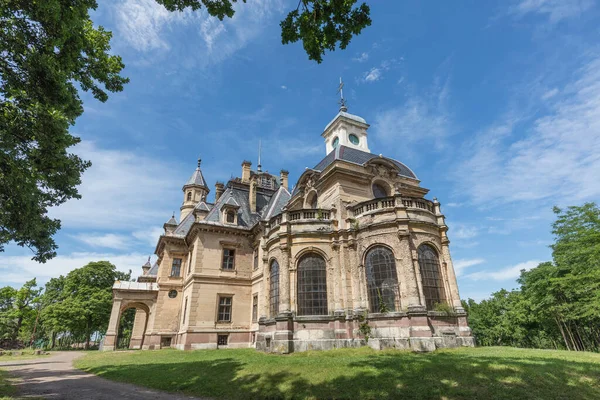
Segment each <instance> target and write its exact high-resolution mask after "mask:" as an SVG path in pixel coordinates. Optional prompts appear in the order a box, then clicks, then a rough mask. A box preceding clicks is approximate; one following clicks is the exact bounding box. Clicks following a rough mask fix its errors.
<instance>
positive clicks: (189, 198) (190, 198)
mask: <svg viewBox="0 0 600 400" xmlns="http://www.w3.org/2000/svg"><path fill="white" fill-rule="evenodd" d="M187 201H192V192H188V194H187Z"/></svg>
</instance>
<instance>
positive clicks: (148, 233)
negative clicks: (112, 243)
mask: <svg viewBox="0 0 600 400" xmlns="http://www.w3.org/2000/svg"><path fill="white" fill-rule="evenodd" d="M164 233H165V230H164V229H163V228H159V227H154V228H149V229H144V230H139V231H135V232H133V233H132V235H133V237H135V238H136V239H138V240H139V241H141V242H143V243H144V244H147V245H148V246H152V247H154V246H156V243H157V242H158V238H159V237H160V235H162V234H164Z"/></svg>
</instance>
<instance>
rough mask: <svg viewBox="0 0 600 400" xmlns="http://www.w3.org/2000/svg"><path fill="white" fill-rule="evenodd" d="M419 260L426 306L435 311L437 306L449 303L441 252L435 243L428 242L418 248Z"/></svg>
mask: <svg viewBox="0 0 600 400" xmlns="http://www.w3.org/2000/svg"><path fill="white" fill-rule="evenodd" d="M417 258H418V263H419V272H420V274H421V287H422V288H423V296H424V301H425V306H426V307H427V309H428V310H433V309H434V307H435V305H436V304H446V303H447V294H446V286H445V284H444V275H443V271H442V264H441V261H440V251H439V249H438V247H437V246H436V245H435V243H432V242H429V241H426V242H423V243H421V244H420V245H419V247H417Z"/></svg>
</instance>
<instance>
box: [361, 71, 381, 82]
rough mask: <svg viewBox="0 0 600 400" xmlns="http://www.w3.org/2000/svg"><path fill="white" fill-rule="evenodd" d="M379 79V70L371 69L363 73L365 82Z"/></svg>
mask: <svg viewBox="0 0 600 400" xmlns="http://www.w3.org/2000/svg"><path fill="white" fill-rule="evenodd" d="M379 79H381V70H380V69H379V68H371V69H370V70H369V71H367V72H365V78H364V81H365V82H375V81H378V80H379Z"/></svg>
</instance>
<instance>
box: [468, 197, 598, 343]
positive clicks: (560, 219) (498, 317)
mask: <svg viewBox="0 0 600 400" xmlns="http://www.w3.org/2000/svg"><path fill="white" fill-rule="evenodd" d="M554 213H555V214H556V221H555V222H554V223H553V224H552V233H553V234H554V235H555V237H556V241H555V243H554V244H553V245H552V246H551V247H552V258H553V261H552V262H544V263H541V264H540V265H538V266H537V267H536V268H533V269H531V270H529V271H521V276H520V278H519V280H518V281H519V283H520V284H521V288H520V290H515V291H512V292H508V291H506V290H504V289H503V290H501V291H499V292H497V293H494V294H493V295H492V298H490V299H488V300H483V301H481V302H480V303H476V302H475V301H473V300H471V299H469V301H468V313H469V325H470V327H471V329H472V330H473V332H474V334H475V336H476V338H477V342H478V343H479V344H482V345H508V346H520V347H540V348H565V349H568V350H578V351H581V350H587V351H599V350H600V328H599V327H600V208H598V206H597V205H596V204H594V203H586V204H584V205H582V206H574V207H568V208H567V209H565V210H562V209H560V208H557V207H555V208H554Z"/></svg>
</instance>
